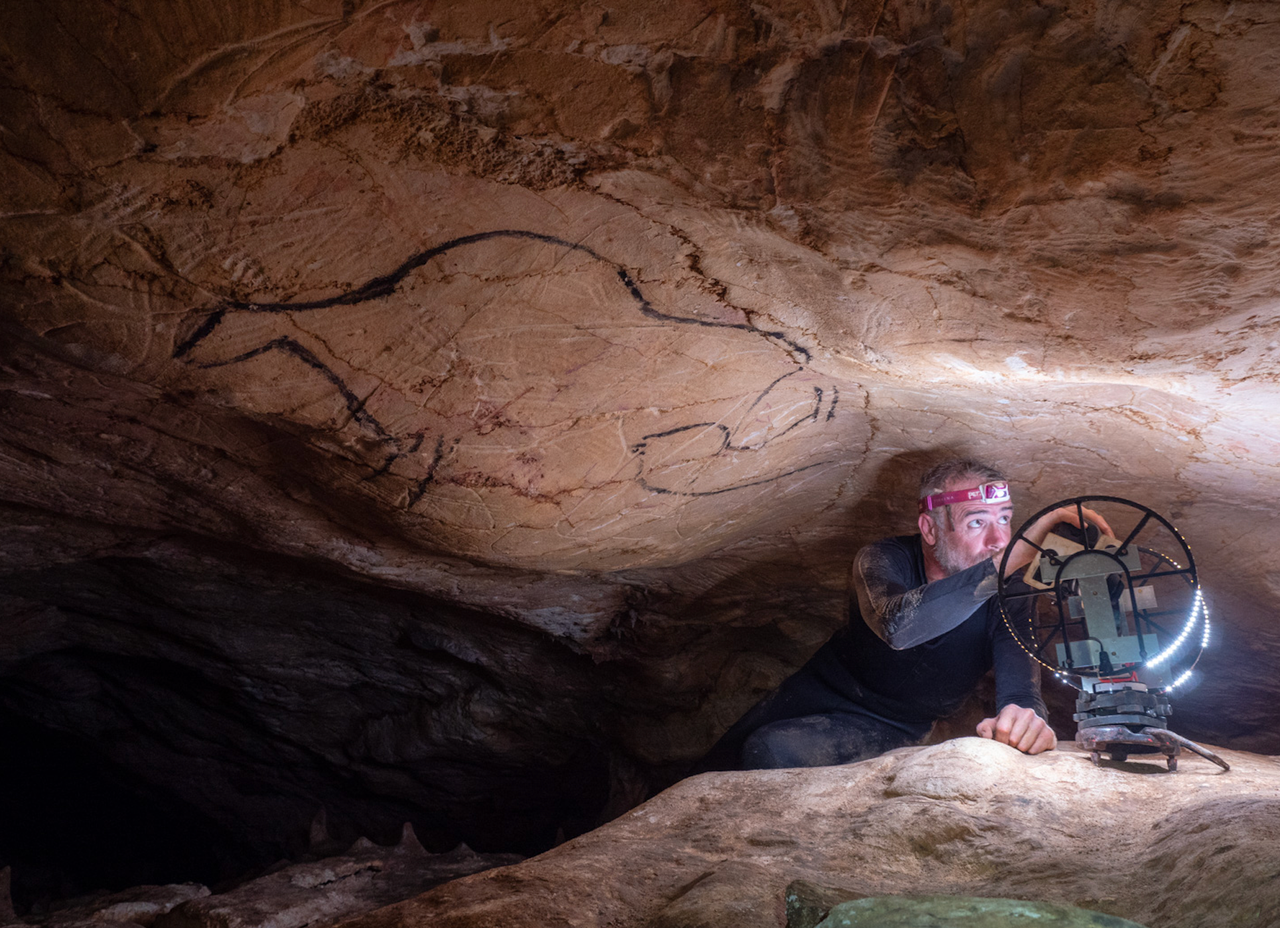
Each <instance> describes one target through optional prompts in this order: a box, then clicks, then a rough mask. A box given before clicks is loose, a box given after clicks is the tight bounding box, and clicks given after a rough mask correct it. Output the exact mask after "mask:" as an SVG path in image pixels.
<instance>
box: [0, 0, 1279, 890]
mask: <svg viewBox="0 0 1280 928" xmlns="http://www.w3.org/2000/svg"><path fill="white" fill-rule="evenodd" d="M13 6H14V8H13V9H12V10H10V11H8V12H9V15H8V16H7V18H6V23H5V29H4V30H3V31H0V101H2V102H0V107H2V111H3V113H4V120H3V127H4V129H3V133H0V174H2V175H3V177H4V178H5V183H4V184H3V185H0V521H2V522H3V531H0V584H2V586H0V733H5V732H11V733H20V734H22V735H23V736H24V740H23V742H22V743H24V744H28V745H32V746H33V747H32V750H33V751H35V750H36V748H35V746H36V745H40V746H41V747H40V753H41V756H42V757H43V759H44V761H45V767H43V768H42V769H50V770H54V771H61V774H60V775H62V776H66V777H70V772H71V771H72V770H73V769H74V770H82V771H86V773H85V776H86V777H87V776H94V777H102V778H103V782H107V781H110V782H111V783H112V784H114V786H113V789H114V792H113V795H117V796H125V797H130V802H132V803H134V805H132V806H131V808H133V809H137V810H138V811H137V816H135V818H136V817H141V816H144V815H149V816H150V820H151V821H157V820H158V821H160V822H163V821H165V820H167V819H172V818H173V816H172V815H170V814H169V813H170V812H171V811H173V812H174V813H175V814H177V816H178V819H179V820H182V821H184V822H188V823H190V833H191V835H192V836H193V837H192V844H193V845H194V846H195V847H196V848H197V849H198V850H199V851H200V852H201V853H200V854H199V855H197V856H200V857H201V861H202V866H204V867H205V868H206V869H207V870H209V871H210V872H211V873H212V875H211V876H208V877H206V876H205V875H203V874H202V875H200V877H199V878H200V879H206V878H207V879H209V880H210V881H211V882H212V881H214V878H215V877H216V878H218V879H222V878H227V877H228V876H229V875H230V874H233V873H234V872H236V865H235V864H233V863H231V862H233V861H238V862H239V865H240V866H241V868H243V866H244V865H246V861H247V862H248V863H249V864H251V865H252V866H261V865H262V864H263V863H265V862H269V861H271V860H274V859H276V858H277V857H280V856H289V855H294V856H296V854H297V853H299V852H300V851H301V849H302V848H303V847H305V843H306V833H307V829H308V827H309V824H310V821H311V818H312V816H313V815H314V812H315V809H316V808H317V807H320V806H324V807H326V808H328V809H330V812H331V823H332V825H333V827H334V829H335V833H338V834H340V835H341V837H342V838H343V839H344V840H348V841H349V840H352V839H354V837H355V836H356V835H360V834H367V835H370V836H371V837H374V838H377V839H379V840H385V841H388V842H389V841H391V840H394V831H395V829H397V828H398V827H399V825H400V823H402V822H403V821H405V820H406V819H412V820H413V821H414V822H415V823H416V824H417V825H418V826H419V829H420V833H421V834H422V835H423V838H424V841H426V842H427V843H428V844H429V845H430V846H431V847H432V848H433V849H437V850H442V849H445V848H448V847H452V846H453V845H454V844H456V843H457V841H459V840H467V841H469V842H470V843H471V844H472V846H475V847H479V848H482V849H492V848H499V847H501V848H508V849H510V848H518V849H521V850H525V851H533V850H541V849H545V848H548V847H551V846H552V845H553V844H554V843H555V841H556V840H557V835H565V836H573V835H576V834H580V833H582V832H584V831H586V830H589V829H590V828H591V827H592V826H594V825H595V824H597V823H599V822H601V821H604V820H607V819H608V818H610V817H612V816H614V815H617V814H619V813H621V812H622V811H624V810H626V809H627V808H630V807H631V806H632V805H634V804H635V803H636V802H637V801H639V800H640V799H641V798H643V797H644V796H645V795H647V794H648V793H649V792H650V791H651V790H653V789H655V788H658V787H660V786H662V785H664V784H666V783H669V782H670V781H671V780H673V779H674V778H675V777H676V776H678V774H679V772H680V771H681V770H683V769H685V768H686V767H687V765H688V764H689V762H691V761H692V760H693V759H695V758H696V757H697V756H698V755H700V754H701V753H702V751H703V750H705V748H706V747H708V746H709V745H710V744H711V743H712V742H713V740H714V739H715V737H716V736H717V735H718V734H719V733H720V732H722V731H723V730H724V729H725V728H726V727H727V726H728V725H729V724H730V723H731V722H732V721H733V720H734V719H735V718H736V717H737V716H738V715H739V714H740V713H741V712H743V711H744V710H745V709H746V708H747V707H748V706H750V705H751V704H752V703H753V702H754V701H755V700H756V699H757V698H758V697H759V696H761V695H762V694H763V693H764V692H766V691H767V690H768V689H770V688H771V687H772V686H773V685H775V684H776V683H777V682H778V681H779V680H780V679H781V678H783V677H784V676H785V675H786V674H787V673H788V672H790V671H791V670H793V669H795V668H796V667H797V666H799V665H800V664H801V663H802V662H803V661H804V660H805V659H806V658H807V657H808V656H809V655H810V654H812V653H813V651H814V650H815V649H816V648H817V647H818V646H819V645H820V644H821V642H822V641H823V640H824V639H825V638H826V637H828V636H829V635H830V633H831V632H832V631H833V630H834V629H835V628H837V627H838V625H839V624H840V622H841V621H842V617H843V614H844V597H845V594H846V571H847V568H848V564H849V562H850V559H851V557H852V554H853V552H854V551H855V550H856V549H857V548H858V547H859V546H860V545H862V544H864V543H866V542H868V541H871V540H873V539H875V538H878V537H882V536H884V535H887V534H892V533H898V532H903V531H910V530H912V525H913V519H914V512H913V511H912V503H911V499H912V497H913V491H914V486H913V484H914V480H915V478H916V476H917V475H918V473H919V471H920V470H921V469H922V468H923V467H924V466H926V465H927V464H928V463H930V462H932V461H933V460H934V459H936V458H937V457H939V456H941V455H943V454H947V453H955V452H960V453H965V454H969V455H975V456H980V457H987V458H992V459H996V460H998V461H999V462H1001V463H1002V464H1004V465H1005V466H1007V468H1008V469H1009V471H1010V474H1011V476H1012V478H1013V480H1014V484H1015V486H1016V488H1017V492H1018V504H1019V506H1020V507H1021V511H1022V512H1023V513H1027V512H1030V511H1033V510H1034V509H1036V508H1038V507H1039V505H1041V504H1044V503H1047V502H1049V501H1051V500H1055V499H1060V498H1062V497H1065V496H1069V495H1074V494H1076V493H1078V492H1092V493H1105V494H1111V495H1116V496H1120V497H1126V498H1132V499H1136V500H1138V501H1139V502H1142V503H1144V504H1147V505H1150V506H1153V507H1154V508H1156V509H1157V510H1159V511H1160V512H1162V513H1164V514H1166V515H1168V516H1169V518H1170V519H1171V520H1172V521H1173V522H1174V523H1175V524H1176V525H1178V526H1179V528H1180V529H1181V530H1182V531H1183V533H1184V534H1185V535H1186V536H1187V538H1188V539H1190V542H1191V544H1192V546H1193V549H1194V551H1195V554H1196V557H1197V560H1198V563H1199V567H1200V569H1201V572H1202V576H1203V578H1204V580H1205V586H1206V591H1207V595H1208V597H1209V602H1210V605H1211V607H1212V609H1213V612H1214V615H1215V616H1216V617H1218V618H1219V619H1221V620H1222V621H1221V622H1220V623H1219V628H1220V631H1219V633H1218V634H1217V637H1216V638H1215V641H1214V646H1213V648H1212V650H1211V651H1210V653H1209V655H1208V656H1207V658H1206V660H1205V661H1204V663H1203V664H1202V666H1201V679H1202V683H1201V685H1200V687H1199V689H1197V690H1193V691H1191V692H1190V693H1188V694H1187V695H1185V696H1181V695H1180V696H1179V698H1178V699H1176V700H1175V713H1176V714H1175V717H1174V720H1173V722H1174V726H1175V727H1176V728H1177V729H1178V730H1179V731H1180V732H1182V733H1183V734H1186V735H1188V736H1190V737H1193V738H1197V739H1200V740H1208V741H1212V742H1214V743H1216V744H1224V745H1226V746H1228V747H1233V748H1236V749H1242V750H1252V751H1256V752H1261V753H1275V752H1280V699H1277V689H1276V687H1277V684H1276V682H1275V679H1274V675H1273V674H1268V673H1267V672H1265V671H1266V668H1269V667H1272V666H1274V665H1275V664H1276V663H1277V661H1280V634H1277V632H1276V630H1275V628H1274V621H1273V618H1274V615H1275V614H1276V611H1277V600H1278V598H1280V573H1277V570H1276V568H1275V563H1274V560H1275V559H1274V552H1275V551H1276V550H1277V549H1280V522H1278V521H1277V520H1276V519H1275V518H1274V509H1275V486H1276V485H1277V483H1278V478H1280V414H1278V413H1277V410H1280V401H1278V400H1280V397H1278V396H1277V385H1276V373H1275V371H1276V366H1277V360H1278V359H1280V337H1278V336H1277V332H1278V331H1280V303H1277V301H1276V300H1275V298H1274V294H1275V293H1276V292H1277V288H1278V287H1280V271H1278V270H1277V263H1276V261H1275V259H1274V253H1275V248H1274V242H1275V240H1276V237H1277V235H1278V234H1280V229H1278V228H1277V219H1276V217H1277V216H1280V184H1278V183H1277V180H1276V176H1275V171H1274V165H1273V161H1274V150H1273V149H1274V136H1275V131H1276V130H1275V127H1276V125H1277V124H1280V103H1278V102H1277V101H1278V100H1280V94H1277V93H1276V89H1277V87H1276V83H1277V80H1276V74H1277V73H1280V72H1278V71H1277V56H1278V55H1280V52H1278V51H1277V49H1280V14H1278V13H1277V10H1276V8H1275V6H1274V5H1271V4H1265V3H1249V2H1236V3H1226V2H1213V0H1206V2H1198V3H1183V2H1176V0H1154V2H1151V3H1146V4H1142V5H1133V4H1129V5H1125V4H1119V3H1113V2H1093V0H1065V2H1058V3H1053V4H1048V5H1038V4H1031V5H1028V4H1009V3H1007V2H1005V0H953V2H941V0H937V2H924V3H922V2H918V0H888V2H881V0H875V2H862V0H852V2H848V3H842V4H831V3H818V4H814V3H809V2H805V3H800V2H796V0H757V2H752V3H727V2H723V0H690V2H682V3H673V4H664V5H655V4H653V3H650V2H647V0H618V2H612V0H611V2H610V3H608V4H605V5H597V4H594V3H587V4H583V3H577V2H561V0H535V2H518V3H517V2H512V0H485V2H481V3H478V2H475V0H441V2H435V3H416V2H405V3H383V2H376V0H316V2H309V3H306V4H262V3H258V2H254V0H224V2H213V0H129V2H127V3H123V4H121V3H112V4H86V3H84V2H82V0H42V2H23V3H18V4H15V5H13ZM976 711H981V710H980V707H978V709H977V710H976ZM1066 715H1067V716H1069V707H1068V709H1067V712H1066ZM1058 721H1059V728H1060V734H1062V735H1069V734H1070V721H1069V718H1065V717H1064V716H1063V714H1062V713H1061V712H1060V713H1059V715H1058ZM961 728H963V729H967V730H971V725H965V726H961ZM70 758H75V759H76V762H75V763H74V764H71V763H62V760H63V759H70ZM24 769H27V768H24ZM5 776H12V777H14V778H15V779H17V780H21V783H16V782H15V783H14V784H13V785H14V786H15V787H16V786H18V785H22V786H23V787H24V788H26V786H28V785H29V784H30V781H31V780H32V779H33V777H31V776H28V774H26V773H24V772H23V771H22V770H19V771H17V772H13V773H12V774H10V773H5ZM904 776H906V781H904V782H907V783H908V784H911V788H912V789H917V788H919V789H920V790H923V791H924V792H923V793H911V794H910V795H912V796H918V797H920V798H923V796H924V795H925V794H929V795H932V794H933V793H937V794H938V795H939V796H941V795H944V794H947V795H950V794H949V792H948V791H949V790H952V789H953V788H956V787H955V786H954V784H953V783H949V782H948V781H947V775H946V774H945V772H935V773H930V774H928V775H925V774H923V773H919V774H910V773H906V772H904ZM24 778H25V779H24ZM913 778H915V779H913ZM34 779H38V778H34ZM926 781H927V783H926ZM921 784H924V785H921ZM5 788H6V784H5V783H0V795H2V794H4V792H5ZM964 788H968V787H964ZM14 795H19V794H17V793H14ZM21 795H23V796H26V795H28V794H26V793H23V794H21ZM63 795H66V796H83V795H84V792H83V790H80V791H77V790H76V789H74V788H68V789H66V790H63V791H62V792H61V793H60V794H58V795H57V796H55V797H54V798H52V799H50V800H48V802H49V806H50V807H51V808H58V809H60V808H61V806H62V797H63ZM139 797H144V798H139ZM899 798H906V797H905V794H904V797H899ZM122 801H123V800H122ZM931 801H949V802H962V801H966V800H963V799H962V798H958V797H952V798H950V799H947V800H931ZM23 802H26V806H25V808H28V809H31V808H33V807H31V805H30V802H29V801H26V800H23ZM21 805H22V802H15V807H17V806H21ZM84 805H85V806H86V808H85V809H84V810H83V815H82V816H81V819H80V821H84V820H87V818H88V817H89V815H90V813H92V812H93V809H94V808H95V807H96V806H99V807H100V805H101V804H95V803H93V802H90V801H85V802H84ZM5 810H6V811H8V809H7V807H6V809H5ZM148 810H150V812H148ZM13 817H14V820H15V821H18V820H19V819H21V824H22V825H23V827H24V828H26V827H27V826H30V828H31V829H32V830H34V831H35V832H39V831H40V830H41V829H47V828H50V827H52V826H51V825H50V823H51V822H53V821H54V816H52V815H45V814H43V813H42V812H41V811H39V810H36V811H30V812H27V811H22V809H21V808H15V810H14V811H13ZM114 827H115V826H114V824H113V823H111V822H104V823H102V827H101V828H100V829H96V830H95V831H96V832H100V833H101V834H103V835H108V836H109V835H111V834H113V833H114V832H113V830H112V829H113V828H114ZM75 830H76V829H75V828H70V829H69V831H75ZM81 830H83V829H81ZM23 833H24V834H26V833H28V832H23ZM45 837H47V836H45ZM0 839H3V840H12V839H10V838H8V837H7V836H4V835H0ZM46 843H47V844H48V845H50V846H60V847H72V846H73V842H72V841H71V840H69V839H65V840H64V839H57V840H50V841H48V842H46ZM92 843H93V842H86V845H88V844H92ZM33 846H34V843H33V842H27V843H26V845H25V847H26V848H27V850H30V848H31V847H33ZM205 851H209V853H207V854H205V853H204V852H205ZM214 851H216V852H217V853H213V852H214ZM15 853H16V850H15V849H13V848H9V847H7V846H2V845H0V857H2V858H3V859H2V860H0V863H8V862H10V860H11V859H13V862H14V866H15V869H14V886H15V895H16V896H19V897H22V895H23V893H28V890H27V889H26V888H24V887H27V886H30V884H26V883H24V882H23V881H24V879H26V878H25V877H24V876H23V874H24V873H32V872H34V871H35V870H38V869H39V867H40V866H42V865H40V864H38V862H37V863H28V861H26V860H24V861H18V860H17V859H16V858H14V856H13V855H14V854H15ZM158 856H160V857H161V858H166V857H168V856H169V855H167V854H165V853H163V852H159V853H158ZM160 862H161V863H165V862H166V861H165V860H163V859H162V860H161V861H160ZM151 863H155V861H154V860H153V861H151ZM142 869H145V868H142ZM224 871H227V872H224ZM62 876H65V874H61V875H59V874H54V873H52V871H50V872H49V873H48V879H47V880H46V881H45V882H47V883H48V884H49V885H50V886H54V885H56V886H61V882H62V881H61V877H62ZM188 878H191V879H196V877H195V876H191V877H188V876H181V877H174V879H188ZM32 879H34V877H33V878H32ZM68 879H70V878H69V877H68ZM168 879H169V878H168V877H164V878H162V879H158V881H159V882H165V881H167V880H168ZM71 882H73V883H75V886H74V891H76V892H79V891H88V890H91V889H95V888H97V884H95V883H93V881H92V880H91V879H90V878H88V877H80V878H77V880H73V881H71ZM81 884H84V885H81ZM707 885H708V886H714V885H716V884H715V883H714V882H709V883H708V884H707ZM49 891H50V892H52V891H53V890H49ZM59 891H61V890H59ZM67 891H72V890H71V889H68V890H67ZM708 891H709V890H708ZM34 893H35V890H31V891H30V892H29V893H28V896H27V898H29V897H30V895H32V894H34Z"/></svg>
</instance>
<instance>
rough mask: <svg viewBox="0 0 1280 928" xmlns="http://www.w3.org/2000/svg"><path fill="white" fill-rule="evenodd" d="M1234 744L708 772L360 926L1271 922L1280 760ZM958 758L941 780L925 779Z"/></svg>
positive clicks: (936, 752)
mask: <svg viewBox="0 0 1280 928" xmlns="http://www.w3.org/2000/svg"><path fill="white" fill-rule="evenodd" d="M1224 755H1225V756H1226V757H1227V758H1228V759H1229V760H1230V763H1231V765H1232V769H1231V771H1230V772H1229V773H1224V772H1222V771H1221V770H1220V769H1219V768H1217V767H1216V766H1213V765H1212V764H1210V763H1208V762H1207V761H1204V760H1202V759H1200V758H1196V757H1191V758H1189V759H1187V760H1186V761H1185V762H1184V763H1183V764H1182V765H1181V767H1180V769H1179V770H1178V771H1177V772H1173V773H1171V772H1168V771H1167V770H1166V769H1165V768H1164V766H1163V764H1159V763H1155V762H1151V763H1147V762H1132V761H1131V762H1125V763H1109V762H1104V763H1103V764H1102V765H1101V766H1094V765H1093V764H1092V763H1091V762H1090V761H1089V758H1088V756H1087V755H1086V754H1084V753H1083V752H1080V751H1077V750H1074V749H1072V748H1070V747H1068V748H1066V749H1060V750H1057V751H1052V752H1048V753H1046V754H1041V755H1038V756H1035V757H1029V756H1026V755H1022V754H1019V753H1018V752H1017V751H1015V750H1014V749H1012V748H1009V747H1006V746H1004V745H1000V744H996V743H995V742H991V741H982V740H980V739H976V738H975V739H961V740H959V741H951V742H946V743H944V744H939V745H935V746H932V747H926V748H904V749H901V750H898V751H894V752H892V753H890V754H887V755H885V756H883V757H881V758H877V759H874V760H869V761H864V762H862V763H859V764H853V765H850V766H846V767H824V768H815V769H812V770H785V771H768V772H765V771H759V772H747V773H718V774H703V775H701V776H699V777H696V778H693V779H690V780H686V781H684V782H682V783H680V784H678V785H676V786H674V787H672V788H671V789H669V790H667V791H666V792H664V793H663V794H661V795H660V796H657V797H656V798H654V799H652V800H650V801H649V802H647V803H646V804H644V805H643V806H641V807H639V808H638V809H635V810H634V811H632V812H630V813H628V814H627V815H625V816H623V817H622V818H620V819H618V820H617V821H615V822H612V823H610V824H608V825H605V826H603V827H602V828H600V829H597V830H596V831H593V832H591V833H590V834H587V835H584V836H582V837H581V838H577V839H575V840H573V841H570V842H569V843H567V844H565V845H563V846H561V847H558V848H556V849H554V850H552V851H548V852H547V853H545V854H543V855H541V856H539V857H536V858H533V859H532V860H528V861H525V862H524V863H521V864H517V865H515V866H512V867H504V868H501V869H498V870H492V871H488V872H486V873H482V874H478V875H476V876H473V877H467V878H464V879H461V880H457V881H454V882H452V883H448V884H446V885H444V886H441V887H438V888H436V889H434V890H432V891H430V892H428V893H426V894H424V895H422V896H420V897H418V898H417V899H414V900H411V901H409V902H405V903H402V904H400V905H396V906H391V907H388V908H386V909H382V910H379V911H377V912H374V913H371V914H370V915H367V916H364V917H362V918H359V919H356V920H355V921H353V922H351V923H350V924H351V928H391V926H395V928H408V926H425V925H431V926H432V928H464V926H465V928H471V926H480V925H492V924H502V925H504V926H512V928H518V926H523V925H529V926H533V925H547V924H563V925H573V926H597V925H599V926H603V925H611V926H617V928H626V926H637V928H638V926H649V925H674V924H682V925H699V926H701V925H708V926H709V925H715V924H740V925H750V926H756V925H760V926H766V925H767V926H771V928H772V926H781V925H782V924H783V923H784V921H785V920H786V919H787V917H788V916H789V915H790V916H793V917H794V918H795V919H796V921H795V922H794V923H795V924H797V925H798V924H800V923H801V920H803V919H804V918H806V917H809V918H812V917H813V915H814V914H815V913H817V912H821V914H822V915H823V916H825V915H826V912H825V911H823V909H824V907H832V906H834V905H835V904H836V903H838V902H840V901H843V900H845V899H848V898H852V897H856V896H865V897H871V896H885V895H910V896H922V895H924V896H928V895H945V896H981V897H986V898H1004V899H1018V900H1026V901H1029V902H1041V903H1051V904H1055V905H1065V906H1075V907H1078V908H1080V909H1085V910H1088V911H1091V912H1096V913H1099V914H1102V915H1110V916H1114V917H1116V918H1123V919H1128V920H1130V921H1133V922H1137V923H1139V924H1141V925H1148V926H1153V928H1161V926H1173V925H1177V926H1182V928H1218V926H1221V928H1226V926H1234V925H1256V926H1259V928H1264V926H1274V925H1277V924H1280V920H1278V917H1277V913H1278V912H1280V881H1277V880H1276V879H1275V868H1276V857H1275V850H1274V839H1275V834H1276V828H1277V827H1280V765H1277V764H1276V763H1275V761H1274V760H1273V759H1271V758H1265V757H1258V756H1254V755H1248V754H1243V753H1240V752H1231V751H1225V752H1224ZM976 761H981V762H982V763H983V764H989V765H990V766H989V767H988V768H986V769H985V770H983V769H980V768H979V766H978V765H976V764H975V762H976ZM948 766H951V767H952V768H953V769H954V770H955V771H956V772H955V776H954V778H953V779H952V781H951V783H952V785H951V787H950V788H948V789H947V790H945V791H943V790H939V789H937V788H936V786H935V785H933V783H932V781H931V780H930V779H929V778H928V777H921V776H919V772H920V771H921V770H941V769H946V768H947V767H948ZM944 792H945V795H943V793H944ZM797 881H803V883H805V884H809V886H808V887H801V888H800V893H799V894H798V892H797ZM824 887H825V888H824ZM801 894H802V895H803V900H801V899H800V898H799V896H800V895H801ZM808 924H812V922H809V923H808Z"/></svg>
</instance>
